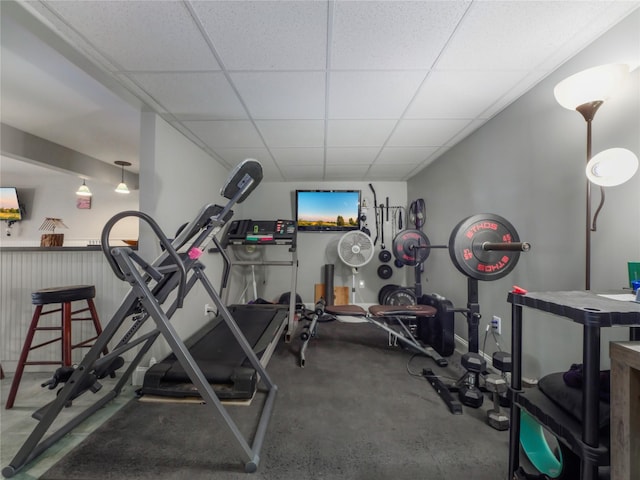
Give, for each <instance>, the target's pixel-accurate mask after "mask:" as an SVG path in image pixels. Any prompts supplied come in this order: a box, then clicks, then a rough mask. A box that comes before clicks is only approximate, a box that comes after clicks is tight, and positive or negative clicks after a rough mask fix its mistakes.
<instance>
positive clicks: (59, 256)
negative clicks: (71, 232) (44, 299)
mask: <svg viewBox="0 0 640 480" xmlns="http://www.w3.org/2000/svg"><path fill="white" fill-rule="evenodd" d="M69 285H95V287H96V297H95V299H94V302H95V304H96V309H97V310H98V315H99V317H100V322H101V324H102V326H103V328H104V326H105V325H106V324H107V323H108V322H109V320H111V317H112V316H113V314H114V313H115V312H116V310H117V309H118V307H119V306H120V303H121V302H122V299H123V298H124V296H125V295H126V293H127V292H128V291H129V288H130V287H129V284H128V283H126V282H123V281H122V280H120V279H118V278H117V277H116V276H115V274H114V273H113V271H112V270H111V268H110V267H109V264H108V263H107V261H106V259H105V258H104V255H103V253H102V251H100V250H97V249H93V250H92V249H87V250H86V251H85V250H83V249H69V250H58V251H47V250H32V249H25V250H20V249H2V250H0V363H2V368H3V370H4V371H5V373H7V372H14V371H15V369H16V365H17V362H18V358H19V357H20V352H21V350H22V346H23V344H24V340H25V337H26V335H27V329H28V328H29V324H30V322H31V318H32V316H33V311H34V309H35V307H34V306H33V305H32V304H31V292H33V291H35V290H38V289H41V288H49V287H63V286H69ZM83 304H84V302H81V303H74V305H73V309H74V310H75V309H77V308H81V305H83ZM47 308H51V307H45V309H47ZM87 313H88V312H87ZM43 318H47V320H46V321H47V322H52V323H51V324H56V325H57V324H59V322H60V317H59V316H58V315H57V314H51V315H47V316H46V317H43ZM41 325H44V323H43V322H41ZM94 332H95V331H94V330H93V326H92V323H91V322H74V330H73V334H72V336H73V343H74V344H75V343H78V342H79V341H81V339H85V338H89V336H93V335H94V334H95V333H94ZM58 335H59V332H37V333H36V337H35V338H34V344H38V343H41V342H42V341H46V340H47V339H52V338H55V337H56V336H58ZM118 340H119V337H118V336H116V337H115V338H114V341H118ZM86 351H87V350H86V349H81V348H78V349H74V350H73V360H74V362H79V361H80V360H82V357H83V355H84V353H85V352H86ZM128 353H129V354H131V353H132V352H128ZM60 359H61V353H60V342H56V343H52V344H50V345H47V346H44V347H42V348H40V349H37V350H33V351H32V352H31V353H30V355H29V360H51V361H56V360H60ZM129 359H130V358H127V360H129ZM53 370H55V366H52V365H34V366H28V367H26V370H25V371H43V372H52V371H53Z"/></svg>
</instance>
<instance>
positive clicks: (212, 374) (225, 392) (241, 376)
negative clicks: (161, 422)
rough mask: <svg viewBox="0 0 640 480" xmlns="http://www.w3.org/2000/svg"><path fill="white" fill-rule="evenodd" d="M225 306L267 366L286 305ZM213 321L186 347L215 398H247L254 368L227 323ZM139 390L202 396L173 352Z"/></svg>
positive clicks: (251, 389)
mask: <svg viewBox="0 0 640 480" xmlns="http://www.w3.org/2000/svg"><path fill="white" fill-rule="evenodd" d="M288 303H289V302H287V304H288ZM228 309H229V313H231V315H232V316H233V318H234V319H235V322H236V324H237V325H238V328H239V329H240V331H241V332H242V334H243V335H244V337H245V338H246V340H247V343H248V344H249V345H250V346H251V348H252V349H253V351H254V352H255V354H256V356H257V357H258V358H259V359H260V364H261V365H262V366H264V367H266V366H267V364H268V362H269V360H270V359H271V355H272V353H273V350H274V349H275V346H276V341H277V340H278V339H279V338H280V336H281V334H282V331H283V329H284V327H285V325H286V319H287V305H286V304H284V305H277V304H276V305H270V304H249V305H231V306H229V307H228ZM216 320H219V319H216ZM216 320H214V321H212V322H209V324H207V325H205V326H204V327H203V328H202V329H200V331H199V332H197V333H196V334H195V335H193V336H192V337H190V338H189V339H187V340H185V345H186V347H187V348H188V349H189V352H190V353H191V355H192V356H193V358H194V360H195V362H196V363H197V364H198V366H199V367H200V369H201V370H202V373H203V375H204V376H205V378H206V380H207V382H208V383H209V384H210V385H211V388H213V391H214V392H215V394H216V395H217V396H218V398H220V399H225V400H230V399H233V400H242V399H250V398H252V397H253V395H254V394H255V392H256V388H257V384H258V378H257V372H256V369H255V368H253V367H252V365H251V363H250V361H249V360H248V358H247V356H246V355H245V353H244V351H243V350H242V348H240V346H239V345H238V344H237V343H236V342H234V339H233V333H232V332H231V330H230V329H229V328H228V326H227V324H226V323H225V322H224V321H216ZM140 393H142V394H143V395H154V396H161V397H173V398H184V397H200V396H201V395H200V392H199V391H198V388H197V387H196V386H195V385H194V383H193V382H192V381H191V379H190V378H189V374H188V372H187V371H186V370H185V369H184V368H183V366H182V365H181V364H180V362H179V361H178V358H177V356H176V355H175V354H170V355H168V356H167V357H166V358H164V359H162V360H161V361H159V362H157V363H155V364H154V365H152V366H151V367H150V368H149V369H148V370H147V371H146V372H145V375H144V381H143V383H142V387H141V389H140Z"/></svg>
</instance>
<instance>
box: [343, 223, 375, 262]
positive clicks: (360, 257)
mask: <svg viewBox="0 0 640 480" xmlns="http://www.w3.org/2000/svg"><path fill="white" fill-rule="evenodd" d="M373 254H374V249H373V241H372V240H371V237H370V236H369V235H367V234H366V233H364V232H361V231H359V230H354V231H352V232H348V233H346V234H344V235H343V236H342V238H340V241H339V242H338V256H339V257H340V260H341V261H342V262H343V263H345V264H346V265H347V266H349V267H352V268H358V267H362V266H363V265H366V264H367V263H369V262H370V261H371V259H372V258H373Z"/></svg>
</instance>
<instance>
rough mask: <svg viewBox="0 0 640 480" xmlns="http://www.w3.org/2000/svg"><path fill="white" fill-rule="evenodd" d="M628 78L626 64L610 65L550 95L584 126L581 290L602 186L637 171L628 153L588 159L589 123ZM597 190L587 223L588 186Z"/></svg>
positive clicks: (565, 82)
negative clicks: (584, 164)
mask: <svg viewBox="0 0 640 480" xmlns="http://www.w3.org/2000/svg"><path fill="white" fill-rule="evenodd" d="M628 76H629V66H628V65H626V64H610V65H601V66H598V67H593V68H589V69H588V70H584V71H582V72H579V73H576V74H575V75H572V76H570V77H568V78H566V79H564V80H563V81H561V82H560V83H559V84H558V85H556V87H555V89H554V90H553V94H554V96H555V98H556V100H557V101H558V103H559V104H560V105H562V106H563V107H564V108H568V109H569V110H577V111H578V112H579V113H580V114H581V115H582V116H583V117H584V119H585V121H586V122H587V167H586V174H587V198H586V207H587V208H586V231H585V234H586V243H585V246H586V252H585V255H586V258H585V260H586V261H585V289H586V290H590V289H591V232H595V231H596V220H597V217H598V214H599V213H600V210H601V209H602V206H603V205H604V188H603V187H605V186H613V185H620V184H621V183H624V182H626V181H627V180H629V179H630V178H631V177H633V175H634V174H635V172H636V171H637V169H638V158H637V157H636V156H635V155H634V154H633V153H632V152H630V151H629V150H625V149H623V148H612V149H609V150H605V151H604V152H601V153H599V154H598V155H596V156H595V157H593V158H592V156H591V122H592V121H593V118H594V116H595V114H596V112H597V111H598V109H599V108H600V106H602V104H603V103H604V102H605V101H606V100H608V99H609V98H611V96H612V95H614V94H615V93H616V91H618V90H619V89H620V88H621V86H622V84H623V83H624V81H625V80H626V78H627V77H628ZM592 183H594V184H596V185H599V186H600V204H599V205H598V208H597V209H596V212H595V215H594V217H593V220H592V219H591V184H592Z"/></svg>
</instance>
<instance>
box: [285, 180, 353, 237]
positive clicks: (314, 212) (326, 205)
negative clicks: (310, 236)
mask: <svg viewBox="0 0 640 480" xmlns="http://www.w3.org/2000/svg"><path fill="white" fill-rule="evenodd" d="M359 219H360V190H296V221H297V223H298V231H300V232H344V231H347V230H357V229H358V228H360V221H359Z"/></svg>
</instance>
